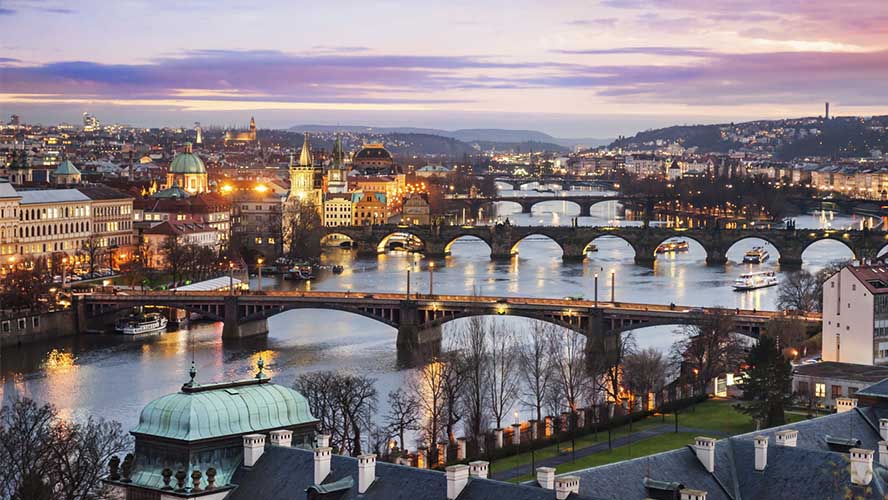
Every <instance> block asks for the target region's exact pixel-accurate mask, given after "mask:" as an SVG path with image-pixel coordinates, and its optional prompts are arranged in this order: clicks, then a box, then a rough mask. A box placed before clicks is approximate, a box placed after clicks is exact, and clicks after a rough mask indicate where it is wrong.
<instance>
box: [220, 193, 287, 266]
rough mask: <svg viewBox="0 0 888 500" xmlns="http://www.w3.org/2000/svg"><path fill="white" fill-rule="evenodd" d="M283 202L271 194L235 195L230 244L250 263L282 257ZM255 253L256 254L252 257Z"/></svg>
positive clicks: (233, 197) (232, 202)
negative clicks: (259, 258) (257, 259)
mask: <svg viewBox="0 0 888 500" xmlns="http://www.w3.org/2000/svg"><path fill="white" fill-rule="evenodd" d="M283 209H284V201H283V199H282V198H281V197H280V196H278V195H276V194H274V193H271V192H267V191H266V192H259V191H255V190H253V191H244V192H238V193H234V194H233V195H232V201H231V210H232V215H231V245H232V247H233V248H234V249H235V250H236V251H237V252H239V253H240V254H241V255H244V256H245V257H246V256H248V257H249V259H248V260H249V261H251V262H252V261H254V260H255V259H254V258H253V257H254V256H263V257H265V258H267V259H268V258H272V257H277V256H279V255H282V254H283V250H284V238H283V224H284V221H283V213H284V212H283ZM249 254H255V255H249Z"/></svg>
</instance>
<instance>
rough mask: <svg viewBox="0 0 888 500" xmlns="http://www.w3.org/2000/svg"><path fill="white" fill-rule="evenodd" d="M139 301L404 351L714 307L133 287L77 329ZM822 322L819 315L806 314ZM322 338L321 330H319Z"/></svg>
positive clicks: (90, 312) (757, 317)
mask: <svg viewBox="0 0 888 500" xmlns="http://www.w3.org/2000/svg"><path fill="white" fill-rule="evenodd" d="M137 306H160V307H169V308H174V309H183V310H185V311H189V312H193V313H196V314H198V315H200V316H202V317H205V318H208V319H213V320H217V321H223V322H224V327H223V337H228V338H237V337H246V336H251V335H260V334H265V333H267V332H268V325H267V322H266V320H267V319H268V318H269V317H271V316H274V315H276V314H280V313H281V312H284V311H289V310H293V309H329V310H337V311H345V312H349V313H352V314H357V315H360V316H364V317H367V318H371V319H374V320H376V321H379V322H381V323H384V324H386V325H389V326H391V327H393V328H397V329H398V341H397V345H398V348H399V350H408V351H410V350H414V349H421V348H423V346H429V345H435V344H439V343H440V340H441V329H440V327H441V325H443V324H445V323H447V322H450V321H454V320H457V319H460V318H467V317H472V316H485V315H509V316H520V317H525V318H532V319H536V320H540V321H545V322H547V323H551V324H554V325H557V326H560V327H563V328H567V329H569V330H572V331H574V332H577V333H580V334H582V335H585V336H587V338H589V339H590V340H594V341H595V342H587V346H588V348H590V349H595V348H601V346H603V345H607V339H608V338H612V337H613V334H615V333H620V332H625V331H628V330H633V329H637V328H644V327H648V326H655V325H676V324H678V325H680V324H693V323H694V322H696V321H699V319H700V318H701V317H703V316H705V315H706V314H710V313H712V312H713V311H714V309H704V308H689V307H683V306H664V305H657V304H634V303H626V302H614V303H611V302H604V301H592V300H571V299H545V298H530V297H490V296H483V297H482V296H474V295H423V294H410V295H409V296H407V295H405V294H402V293H363V292H301V291H287V292H283V291H276V292H247V293H244V294H238V295H229V294H228V292H185V293H181V292H141V293H140V292H133V293H126V294H124V293H117V294H96V293H93V294H78V295H75V300H74V307H75V311H76V316H77V321H78V327H79V328H81V329H86V328H87V325H88V323H89V322H90V321H93V320H96V319H100V318H102V317H103V316H104V317H107V316H110V315H113V314H114V313H116V312H118V311H123V310H129V309H131V308H133V307H137ZM781 315H783V313H781V312H773V311H754V310H752V311H751V310H743V309H737V310H736V311H735V314H732V318H733V320H734V323H735V326H736V328H737V330H738V331H739V332H743V333H746V334H748V335H753V336H755V335H758V334H759V332H761V329H762V328H763V327H764V325H765V324H766V323H767V322H768V321H769V320H770V319H771V318H774V317H775V316H781ZM803 320H804V321H806V322H809V323H812V324H814V323H819V322H820V315H819V314H812V315H808V316H804V317H803ZM319 335H323V333H319Z"/></svg>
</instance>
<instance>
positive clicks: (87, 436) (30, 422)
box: [0, 399, 130, 500]
mask: <svg viewBox="0 0 888 500" xmlns="http://www.w3.org/2000/svg"><path fill="white" fill-rule="evenodd" d="M129 447H130V438H129V436H128V435H127V434H126V433H125V432H123V428H122V427H121V425H120V424H119V423H117V422H109V421H105V420H102V419H94V418H92V417H89V418H88V419H87V420H86V421H85V422H81V423H74V422H70V421H67V420H65V419H63V418H61V417H60V416H59V414H58V410H56V408H55V407H53V406H51V405H44V406H38V405H37V404H36V403H35V402H34V401H31V400H30V399H16V400H13V401H12V402H10V403H9V404H8V405H6V406H4V407H3V408H2V409H0V463H2V464H4V465H3V467H0V498H11V499H14V500H25V499H27V500H57V499H58V500H88V499H94V498H100V497H102V496H103V494H104V487H103V485H102V483H101V481H100V479H101V478H102V477H103V476H104V474H105V467H106V465H107V463H108V461H109V460H110V459H111V457H113V456H116V455H117V454H118V453H122V452H124V451H126V450H127V449H128V448H129Z"/></svg>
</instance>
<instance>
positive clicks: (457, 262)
mask: <svg viewBox="0 0 888 500" xmlns="http://www.w3.org/2000/svg"><path fill="white" fill-rule="evenodd" d="M510 209H511V207H508V206H503V207H500V208H499V213H498V214H497V215H498V216H501V217H509V219H510V221H511V222H512V223H513V224H519V225H524V224H549V225H558V224H560V225H569V224H570V219H571V217H572V216H571V213H570V211H571V209H573V210H575V207H572V206H570V205H568V206H564V204H563V203H561V202H552V203H546V204H542V205H538V206H537V207H536V208H535V212H534V213H532V214H520V213H514V212H510ZM594 210H595V213H594V215H592V216H587V217H581V218H580V219H579V223H580V224H581V225H602V224H609V223H615V222H616V223H620V221H619V220H618V219H619V212H620V210H619V207H618V206H617V205H616V203H615V202H610V203H604V204H599V205H596V206H595V208H594ZM518 211H520V210H518ZM796 220H797V224H798V227H799V228H803V227H824V226H826V225H829V226H830V227H835V228H841V227H852V226H855V225H857V224H859V219H856V218H852V217H848V216H836V215H833V214H815V215H810V216H803V217H798V218H797V219H796ZM595 244H596V246H597V247H598V249H597V251H596V252H593V253H590V254H589V258H588V259H587V260H586V262H584V263H571V264H565V263H562V261H561V250H560V249H559V247H558V246H557V245H556V244H555V243H554V242H553V241H551V240H547V239H545V238H542V237H540V238H529V239H528V240H526V241H524V242H522V243H521V244H520V245H519V248H518V251H519V255H518V256H517V257H515V258H513V259H512V261H511V262H502V263H501V262H491V261H490V259H489V249H488V248H487V246H486V245H485V244H484V243H483V242H481V241H479V240H473V239H469V238H466V239H461V240H458V241H457V242H456V243H455V244H454V245H453V255H452V256H450V257H448V258H447V259H446V260H443V261H439V262H437V263H436V266H435V268H434V290H435V292H436V293H454V294H464V293H471V292H472V291H475V292H477V293H479V294H483V295H488V294H489V295H494V294H495V295H516V296H517V295H522V296H536V297H565V296H577V295H582V296H584V297H585V298H592V296H593V294H594V290H593V275H594V274H595V273H598V274H599V276H600V281H599V298H600V299H601V300H609V299H610V296H611V293H612V289H611V283H610V276H611V273H613V275H614V277H615V279H614V287H613V294H614V297H615V298H616V300H618V301H633V302H651V303H661V304H668V303H670V302H674V303H676V304H682V305H695V306H715V305H721V306H726V307H731V308H733V307H742V308H747V309H752V308H757V309H774V308H775V297H776V295H777V289H776V288H768V289H763V290H758V291H754V292H746V293H738V292H734V291H733V290H732V289H731V286H730V285H731V283H732V282H733V281H734V279H735V278H736V277H737V276H738V275H739V274H741V273H743V272H747V271H750V270H755V269H765V270H774V271H777V272H778V273H781V274H782V271H781V270H780V268H779V265H778V263H777V260H778V254H777V253H776V251H775V250H774V249H773V248H771V249H770V253H771V258H770V260H769V261H768V262H766V263H765V264H763V265H761V266H753V265H744V264H742V263H740V261H741V260H742V257H743V253H744V252H745V251H746V250H748V249H750V248H752V246H754V245H762V244H764V242H762V241H754V240H744V241H741V242H739V243H738V244H736V245H735V246H734V247H733V248H732V249H731V250H730V252H729V254H728V257H729V261H730V262H729V263H728V264H727V265H726V266H717V267H708V266H706V264H705V262H704V259H705V252H704V251H703V249H702V247H700V246H699V245H698V244H696V243H695V242H691V243H690V248H689V250H688V251H687V252H686V253H680V254H675V255H663V256H660V257H658V259H657V261H656V264H655V265H654V267H653V268H652V269H651V268H645V267H640V266H637V265H635V264H634V261H633V257H634V254H633V250H632V248H631V247H630V246H629V245H628V244H627V243H626V242H624V241H622V240H619V239H616V238H613V237H605V238H601V239H598V240H596V241H595ZM850 257H851V253H850V251H849V250H848V249H847V248H845V247H844V246H843V245H842V244H841V243H838V242H836V241H823V242H819V243H816V244H814V245H812V246H811V247H809V249H808V250H807V251H806V252H805V253H804V255H803V260H804V266H805V267H806V268H808V269H810V270H817V269H819V268H820V267H822V266H823V265H825V264H827V263H829V262H831V261H834V260H840V259H848V258H850ZM325 260H326V261H327V262H329V263H339V264H342V265H344V266H345V268H346V270H345V272H344V273H343V274H341V275H338V276H334V275H330V274H322V275H321V276H319V277H318V278H317V279H315V280H314V281H312V282H311V283H310V284H298V285H297V284H295V283H291V282H281V281H278V280H277V279H276V278H269V277H265V278H264V286H265V287H266V288H270V287H275V288H284V289H286V288H288V287H295V286H299V287H302V286H310V287H311V288H312V289H314V290H344V289H351V290H353V291H393V292H394V291H397V292H403V291H404V289H405V288H406V283H407V269H408V266H409V267H411V268H412V269H413V271H414V272H412V273H411V280H412V284H411V288H412V290H418V291H427V290H428V286H429V274H428V266H427V262H426V261H425V260H422V259H421V258H419V256H417V255H415V254H406V253H397V252H389V253H386V254H383V255H379V256H377V257H376V258H369V259H356V258H355V257H354V256H353V255H352V254H351V253H349V252H348V251H344V250H336V251H333V252H331V253H329V254H327V255H326V257H325ZM255 281H256V279H255V278H253V279H252V283H253V285H254V286H255ZM506 321H508V322H509V323H508V324H509V325H510V326H511V327H512V328H515V329H516V330H518V331H522V330H526V328H527V325H528V324H529V323H528V321H529V320H525V319H520V318H507V319H506ZM269 326H270V330H271V332H270V333H269V335H268V336H267V338H260V339H249V340H242V341H228V340H226V341H223V340H222V339H221V336H220V334H221V325H219V324H200V325H196V326H193V327H192V329H191V330H190V331H179V332H174V333H168V334H164V335H162V336H158V337H153V338H149V339H144V340H136V341H127V340H124V339H121V338H119V337H115V336H112V335H91V336H81V337H75V338H68V339H61V340H59V341H56V342H54V343H52V344H49V345H38V346H24V347H20V348H7V349H5V350H4V352H3V353H2V354H0V362H2V366H0V376H2V383H0V391H2V393H0V394H2V398H3V400H4V401H6V400H8V398H10V397H12V396H13V395H15V394H18V395H24V396H29V397H31V398H35V399H37V400H40V401H47V402H51V403H53V404H55V405H56V406H58V407H59V408H60V409H61V410H62V412H63V413H64V414H65V415H70V416H72V417H78V418H79V417H85V416H88V415H96V416H103V417H106V418H112V419H116V420H119V421H121V422H122V423H123V425H124V427H125V428H127V429H129V428H131V427H132V426H134V425H135V423H136V422H137V420H138V414H139V410H140V409H141V408H142V406H143V405H144V404H145V403H146V402H148V401H149V400H151V399H153V398H156V397H158V396H161V395H163V394H167V393H170V392H174V391H176V390H178V388H179V386H180V385H181V384H182V383H183V382H185V381H186V380H187V379H188V376H187V371H188V367H189V364H190V362H191V360H192V358H193V359H194V360H195V363H196V365H197V372H198V375H197V379H198V381H199V382H206V381H212V380H220V379H231V378H243V377H250V376H252V375H253V374H254V373H255V365H256V361H257V360H258V359H259V357H260V356H261V357H263V358H264V359H265V362H266V367H267V371H269V372H270V373H271V375H272V377H273V378H274V379H275V380H276V381H277V382H278V383H283V384H290V383H292V381H293V378H294V377H295V376H296V375H297V374H298V373H301V372H305V371H313V370H322V369H336V370H348V371H351V372H355V373H360V374H366V375H369V376H372V377H374V378H376V379H377V380H378V388H379V391H380V406H383V405H384V401H385V395H386V393H387V392H388V391H389V390H391V389H393V388H396V387H399V386H402V385H404V383H405V379H406V378H409V377H411V376H412V371H411V370H405V369H401V368H399V367H398V365H397V361H396V352H395V338H396V332H395V330H394V329H392V328H390V327H388V326H386V325H383V324H381V323H377V322H375V321H373V320H370V319H368V318H364V317H360V316H356V315H351V314H348V313H344V312H337V311H322V310H299V311H290V312H286V313H283V314H280V315H277V316H275V317H273V318H271V319H270V320H269ZM454 328H459V322H454V323H451V324H448V325H446V326H445V337H446V335H447V332H448V331H452V330H453V329H454ZM673 330H674V328H672V327H654V328H647V329H642V330H637V331H636V332H635V337H636V342H637V344H639V345H640V346H655V347H657V348H660V349H664V350H667V349H668V348H669V346H670V345H671V343H672V340H673V338H674V333H673ZM382 410H384V409H382ZM524 418H526V417H524ZM408 444H409V443H408Z"/></svg>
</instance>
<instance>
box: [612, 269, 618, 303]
mask: <svg viewBox="0 0 888 500" xmlns="http://www.w3.org/2000/svg"><path fill="white" fill-rule="evenodd" d="M616 276H617V272H616V271H611V304H613V303H614V289H615V288H616V287H615V284H616V279H617V278H616Z"/></svg>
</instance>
